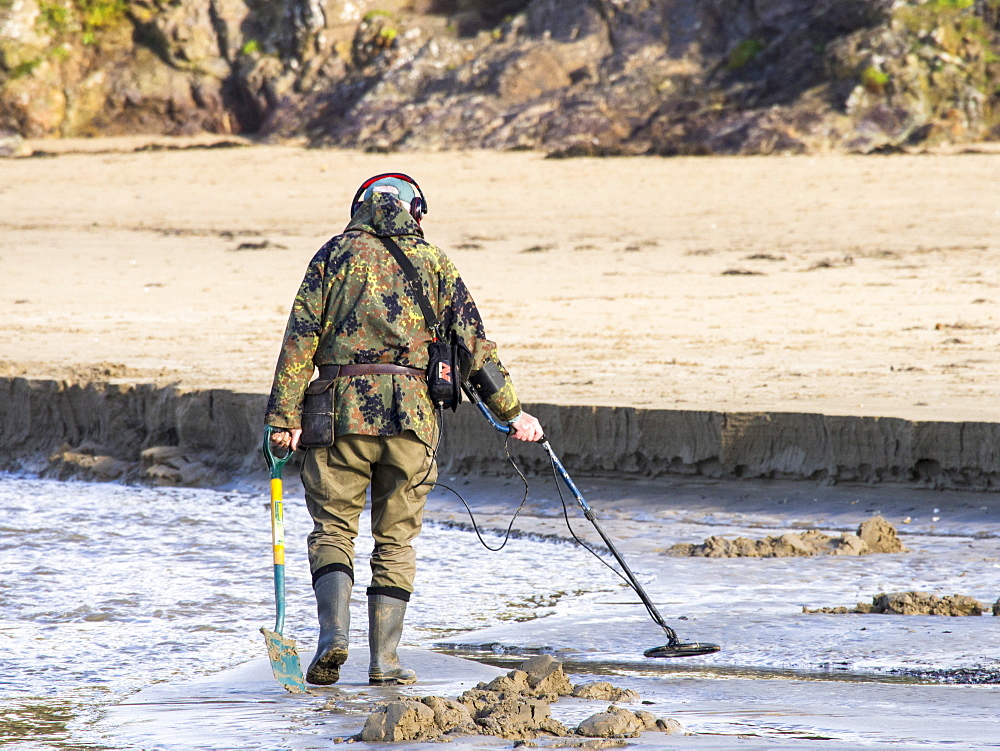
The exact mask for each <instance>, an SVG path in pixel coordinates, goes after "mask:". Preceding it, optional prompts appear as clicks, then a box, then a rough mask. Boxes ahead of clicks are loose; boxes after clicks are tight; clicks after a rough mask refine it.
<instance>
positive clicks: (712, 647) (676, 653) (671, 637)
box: [463, 383, 721, 657]
mask: <svg viewBox="0 0 1000 751" xmlns="http://www.w3.org/2000/svg"><path fill="white" fill-rule="evenodd" d="M463 388H464V389H465V393H466V394H467V395H468V397H469V400H470V401H471V402H472V403H473V404H475V405H476V406H477V407H478V408H479V411H480V412H482V414H483V416H484V417H485V418H486V420H487V421H488V422H489V423H490V425H492V426H493V428H494V429H495V430H497V431H499V432H500V433H507V434H509V433H511V432H513V428H511V427H510V426H509V425H504V424H502V423H500V422H498V421H497V419H496V418H495V417H494V416H493V413H492V412H490V409H489V407H487V406H486V405H485V404H484V403H483V400H482V399H481V398H480V397H479V395H478V394H477V393H476V390H475V389H474V388H472V386H471V385H470V384H469V383H465V384H463ZM538 443H539V444H540V445H541V447H542V448H543V449H545V453H547V454H548V455H549V460H550V461H551V462H552V466H553V467H554V468H555V470H556V472H557V473H558V475H559V476H560V477H561V478H562V480H563V482H565V483H566V487H568V488H569V491H570V492H571V493H572V494H573V497H574V498H575V499H576V502H577V504H578V505H579V506H580V508H581V510H582V511H583V515H584V516H585V517H587V519H588V520H589V521H590V523H591V524H593V525H594V529H596V530H597V533H598V534H599V535H600V536H601V539H602V540H604V544H605V545H607V546H608V550H610V551H611V555H613V556H614V557H615V560H616V561H618V565H619V566H621V568H622V571H624V572H625V577H626V578H627V579H628V582H629V584H630V585H631V587H632V589H634V590H635V593H636V594H637V595H639V599H640V600H642V604H643V605H645V606H646V610H648V611H649V615H650V617H652V619H653V621H654V622H655V623H656V625H657V626H659V627H660V628H662V629H663V631H664V633H666V635H667V643H666V644H664V645H662V646H659V647H652V648H651V649H647V650H646V651H645V652H643V655H644V656H646V657H694V656H696V655H707V654H712V653H713V652H718V651H719V650H720V649H721V647H720V646H719V645H718V644H710V643H708V642H681V641H680V639H678V637H677V632H675V631H674V630H673V629H672V628H670V626H668V625H667V624H666V621H664V620H663V616H662V615H660V612H659V611H658V610H657V609H656V605H654V604H653V601H652V600H651V599H650V598H649V595H647V594H646V590H644V589H643V588H642V585H641V584H640V583H639V580H638V579H636V578H635V574H633V573H632V570H631V569H630V568H629V567H628V564H627V563H625V559H624V558H622V555H621V553H619V552H618V548H616V547H615V544H614V543H613V542H612V541H611V539H610V538H609V537H608V536H607V534H605V532H604V530H603V529H601V525H600V524H598V523H597V517H596V515H595V514H594V511H593V509H592V508H590V505H589V504H588V503H587V501H586V500H584V498H583V494H582V493H580V489H579V488H577V487H576V483H574V482H573V478H571V477H570V476H569V473H568V472H567V471H566V468H565V467H564V466H563V464H562V462H561V461H559V457H558V456H556V454H555V452H554V451H553V450H552V447H551V446H550V445H549V440H548V438H546V437H545V436H542V437H541V438H540V439H539V440H538Z"/></svg>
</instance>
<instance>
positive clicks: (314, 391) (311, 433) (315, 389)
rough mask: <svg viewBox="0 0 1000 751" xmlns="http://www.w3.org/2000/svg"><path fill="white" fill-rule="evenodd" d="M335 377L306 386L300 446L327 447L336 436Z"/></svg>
mask: <svg viewBox="0 0 1000 751" xmlns="http://www.w3.org/2000/svg"><path fill="white" fill-rule="evenodd" d="M332 386H333V379H327V380H316V381H313V382H312V383H310V384H309V386H308V387H307V388H306V395H305V399H304V400H303V401H302V436H301V437H300V438H299V446H300V447H302V448H307V449H318V448H326V447H327V446H332V445H333V439H334V438H336V435H334V430H333V388H332Z"/></svg>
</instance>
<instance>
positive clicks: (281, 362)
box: [265, 246, 328, 428]
mask: <svg viewBox="0 0 1000 751" xmlns="http://www.w3.org/2000/svg"><path fill="white" fill-rule="evenodd" d="M325 251H326V246H324V248H323V249H321V250H320V251H319V252H318V253H317V254H316V255H315V256H314V257H313V259H312V261H311V262H310V264H309V267H308V268H307V269H306V274H305V276H304V277H303V279H302V285H301V286H300V287H299V291H298V294H297V295H296V296H295V301H294V302H293V303H292V312H291V314H290V315H289V316H288V325H287V326H286V327H285V338H284V340H283V341H282V344H281V352H280V353H279V355H278V364H277V366H276V367H275V369H274V381H273V383H272V385H271V396H270V398H269V399H268V402H267V412H266V414H265V424H267V425H271V426H273V427H276V428H298V427H300V426H301V422H302V399H303V397H304V395H305V391H306V386H308V385H309V380H310V378H312V374H313V356H314V355H315V354H316V348H317V346H318V345H319V337H320V331H321V325H322V320H323V308H324V301H323V295H324V289H325V284H324V278H325V273H326V258H327V257H328V253H327V252H325Z"/></svg>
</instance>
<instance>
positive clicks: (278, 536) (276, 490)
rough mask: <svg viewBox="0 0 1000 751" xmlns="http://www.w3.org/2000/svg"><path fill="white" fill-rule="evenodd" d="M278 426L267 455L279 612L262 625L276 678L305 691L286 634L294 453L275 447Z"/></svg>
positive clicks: (293, 689) (290, 687)
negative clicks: (288, 473)
mask: <svg viewBox="0 0 1000 751" xmlns="http://www.w3.org/2000/svg"><path fill="white" fill-rule="evenodd" d="M273 432H274V429H273V428H272V427H271V426H270V425H268V426H267V427H266V428H264V459H265V460H266V461H267V468H268V469H269V470H271V545H272V547H273V549H274V601H275V605H276V610H277V614H276V617H275V621H274V631H270V630H268V629H266V628H262V629H261V630H260V632H261V633H262V634H264V641H265V642H266V643H267V654H268V656H269V657H270V658H271V671H272V672H273V673H274V678H275V680H277V681H278V683H280V684H281V685H282V686H283V687H284V688H285V690H286V691H289V692H291V693H293V694H304V693H305V692H306V682H305V679H304V678H303V677H302V665H301V664H300V663H299V653H298V651H297V650H296V648H295V640H294V639H289V638H288V637H287V636H282V635H281V631H282V629H283V628H284V627H285V513H284V510H283V508H282V503H281V470H282V468H283V467H284V466H285V462H287V461H288V460H289V459H290V458H291V456H292V452H291V451H289V452H288V453H287V454H285V455H284V456H283V457H281V458H278V457H276V456H275V455H274V453H273V452H272V451H271V433H273Z"/></svg>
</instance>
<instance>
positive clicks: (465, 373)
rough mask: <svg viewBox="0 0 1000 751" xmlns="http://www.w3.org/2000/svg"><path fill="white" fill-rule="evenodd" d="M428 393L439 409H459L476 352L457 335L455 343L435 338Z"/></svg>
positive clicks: (430, 357) (428, 372)
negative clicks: (463, 385) (463, 387)
mask: <svg viewBox="0 0 1000 751" xmlns="http://www.w3.org/2000/svg"><path fill="white" fill-rule="evenodd" d="M427 355H428V359H427V391H428V393H429V394H430V397H431V401H432V402H434V406H435V407H439V408H450V409H452V410H455V409H458V405H459V404H461V403H462V383H463V382H464V381H465V380H466V379H468V377H469V373H470V372H471V371H472V353H471V352H470V351H469V348H468V347H466V346H465V344H464V342H462V341H461V340H460V339H459V338H458V337H457V336H456V335H455V334H452V341H451V344H449V343H447V342H444V341H441V340H439V339H435V340H434V341H432V342H431V343H430V345H429V347H428V353H427Z"/></svg>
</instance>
